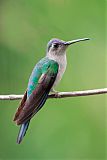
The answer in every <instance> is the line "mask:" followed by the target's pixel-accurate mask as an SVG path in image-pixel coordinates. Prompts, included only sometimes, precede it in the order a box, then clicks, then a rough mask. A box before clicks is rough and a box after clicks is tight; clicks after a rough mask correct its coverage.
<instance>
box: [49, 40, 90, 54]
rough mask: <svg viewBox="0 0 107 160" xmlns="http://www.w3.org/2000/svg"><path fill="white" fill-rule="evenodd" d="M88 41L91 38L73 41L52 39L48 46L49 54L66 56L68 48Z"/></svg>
mask: <svg viewBox="0 0 107 160" xmlns="http://www.w3.org/2000/svg"><path fill="white" fill-rule="evenodd" d="M86 40H89V38H83V39H76V40H72V41H63V40H60V39H57V38H54V39H51V40H50V41H49V42H48V45H47V54H48V55H63V54H65V51H66V49H67V48H68V46H70V45H71V44H74V43H76V42H80V41H86Z"/></svg>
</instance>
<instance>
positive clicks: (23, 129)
mask: <svg viewBox="0 0 107 160" xmlns="http://www.w3.org/2000/svg"><path fill="white" fill-rule="evenodd" d="M29 123H30V120H29V121H27V122H26V123H23V124H22V125H21V126H20V130H19V134H18V137H17V143H18V144H20V143H21V141H22V139H23V137H24V136H25V134H26V131H27V129H28V126H29Z"/></svg>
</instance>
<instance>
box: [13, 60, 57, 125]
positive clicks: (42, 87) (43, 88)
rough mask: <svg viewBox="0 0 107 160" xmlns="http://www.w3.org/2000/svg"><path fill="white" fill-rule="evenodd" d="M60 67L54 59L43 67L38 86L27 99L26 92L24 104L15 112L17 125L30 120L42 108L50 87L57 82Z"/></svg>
mask: <svg viewBox="0 0 107 160" xmlns="http://www.w3.org/2000/svg"><path fill="white" fill-rule="evenodd" d="M58 67H59V66H58V64H57V62H55V61H53V60H51V61H50V62H49V63H48V64H46V65H45V66H44V67H43V69H42V74H41V76H40V78H39V81H38V84H37V85H36V88H35V89H34V90H33V92H32V94H31V95H30V96H29V98H28V99H27V100H26V101H25V98H26V93H25V97H24V100H22V105H21V106H20V107H19V109H18V110H17V112H16V114H15V118H14V121H16V123H17V125H20V124H23V123H25V122H27V121H28V120H30V119H31V118H32V117H33V116H34V114H36V113H37V112H38V111H39V110H40V109H41V108H42V106H43V105H44V103H45V101H46V100H47V98H48V94H49V92H50V89H51V88H52V86H53V84H54V82H55V79H56V76H57V73H58ZM23 101H24V102H23Z"/></svg>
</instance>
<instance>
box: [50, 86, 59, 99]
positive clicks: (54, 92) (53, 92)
mask: <svg viewBox="0 0 107 160" xmlns="http://www.w3.org/2000/svg"><path fill="white" fill-rule="evenodd" d="M59 93H60V92H59V91H56V90H55V89H53V88H52V89H51V94H52V95H53V94H54V97H55V98H60V95H59Z"/></svg>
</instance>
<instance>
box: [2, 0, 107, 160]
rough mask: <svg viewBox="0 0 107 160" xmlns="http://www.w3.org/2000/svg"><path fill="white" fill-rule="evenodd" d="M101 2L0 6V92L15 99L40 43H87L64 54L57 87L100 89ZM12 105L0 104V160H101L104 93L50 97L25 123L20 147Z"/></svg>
mask: <svg viewBox="0 0 107 160" xmlns="http://www.w3.org/2000/svg"><path fill="white" fill-rule="evenodd" d="M105 7H106V6H105V1H104V0H17V1H16V0H4V1H3V0H1V1H0V94H13V93H14V94H23V93H24V91H25V89H26V87H27V83H28V78H29V76H30V73H31V71H32V69H33V67H34V65H35V64H36V62H37V61H38V60H40V59H41V58H42V57H43V56H45V51H46V45H47V42H48V41H49V40H50V39H51V38H54V37H57V38H60V39H63V40H73V39H77V38H84V37H89V38H91V40H90V41H87V42H81V43H78V44H74V45H72V46H71V47H69V49H68V50H67V58H68V67H67V70H66V72H65V75H64V77H63V79H62V81H61V83H60V84H59V86H58V87H57V90H60V91H74V90H85V89H94V88H104V87H105V76H106V75H105V58H106V55H105ZM18 104H19V101H18V100H16V101H0V160H15V159H17V160H23V159H26V160H81V159H82V160H98V159H100V160H105V159H106V157H105V154H106V153H105V152H106V150H105V144H106V142H105V139H106V137H105V136H106V135H105V133H106V131H105V125H106V120H105V95H97V96H88V97H76V98H66V99H50V100H48V101H47V102H46V104H45V105H44V107H43V109H42V110H41V111H40V112H39V113H38V114H37V115H36V116H35V117H34V118H33V119H32V122H31V124H30V126H29V129H28V132H27V134H26V136H25V138H24V139H23V142H22V143H21V144H20V145H18V144H16V137H17V134H18V130H19V127H17V126H16V125H15V124H14V123H13V122H12V118H13V115H14V113H15V111H16V108H17V107H18Z"/></svg>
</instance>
